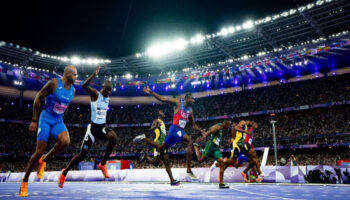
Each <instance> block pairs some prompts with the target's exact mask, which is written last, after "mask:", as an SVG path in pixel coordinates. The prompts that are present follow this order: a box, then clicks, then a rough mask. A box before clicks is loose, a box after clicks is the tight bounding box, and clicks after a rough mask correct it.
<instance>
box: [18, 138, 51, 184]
mask: <svg viewBox="0 0 350 200" xmlns="http://www.w3.org/2000/svg"><path fill="white" fill-rule="evenodd" d="M46 144H47V143H46V141H38V142H37V144H36V150H35V153H34V154H33V155H32V156H31V157H30V160H29V163H28V165H27V169H26V173H25V174H24V177H23V181H24V182H28V178H29V176H30V173H31V172H32V170H33V168H34V167H35V166H36V164H37V163H38V161H39V159H40V157H41V156H42V155H43V154H44V151H45V148H46Z"/></svg>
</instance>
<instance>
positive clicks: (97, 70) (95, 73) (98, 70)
mask: <svg viewBox="0 0 350 200" xmlns="http://www.w3.org/2000/svg"><path fill="white" fill-rule="evenodd" d="M100 68H101V67H100V65H98V66H97V67H95V71H94V75H95V76H97V75H98V73H99V72H100Z"/></svg>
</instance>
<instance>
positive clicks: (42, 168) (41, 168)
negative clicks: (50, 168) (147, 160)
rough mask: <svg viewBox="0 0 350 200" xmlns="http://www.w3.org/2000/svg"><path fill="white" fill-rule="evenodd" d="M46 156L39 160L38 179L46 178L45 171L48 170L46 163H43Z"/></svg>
mask: <svg viewBox="0 0 350 200" xmlns="http://www.w3.org/2000/svg"><path fill="white" fill-rule="evenodd" d="M43 158H44V155H43V156H41V158H40V159H39V167H38V172H37V174H36V175H37V177H38V179H42V178H43V177H44V171H45V168H46V162H44V161H43Z"/></svg>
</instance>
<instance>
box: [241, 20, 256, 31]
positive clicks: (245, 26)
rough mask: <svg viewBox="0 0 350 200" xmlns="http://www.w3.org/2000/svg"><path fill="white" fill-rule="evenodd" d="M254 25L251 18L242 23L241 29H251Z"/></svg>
mask: <svg viewBox="0 0 350 200" xmlns="http://www.w3.org/2000/svg"><path fill="white" fill-rule="evenodd" d="M253 27H254V23H253V21H252V20H248V21H246V22H244V23H243V29H251V28H253Z"/></svg>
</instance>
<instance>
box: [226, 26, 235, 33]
mask: <svg viewBox="0 0 350 200" xmlns="http://www.w3.org/2000/svg"><path fill="white" fill-rule="evenodd" d="M235 31H236V30H235V27H233V26H230V27H228V32H229V33H234V32H235Z"/></svg>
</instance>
